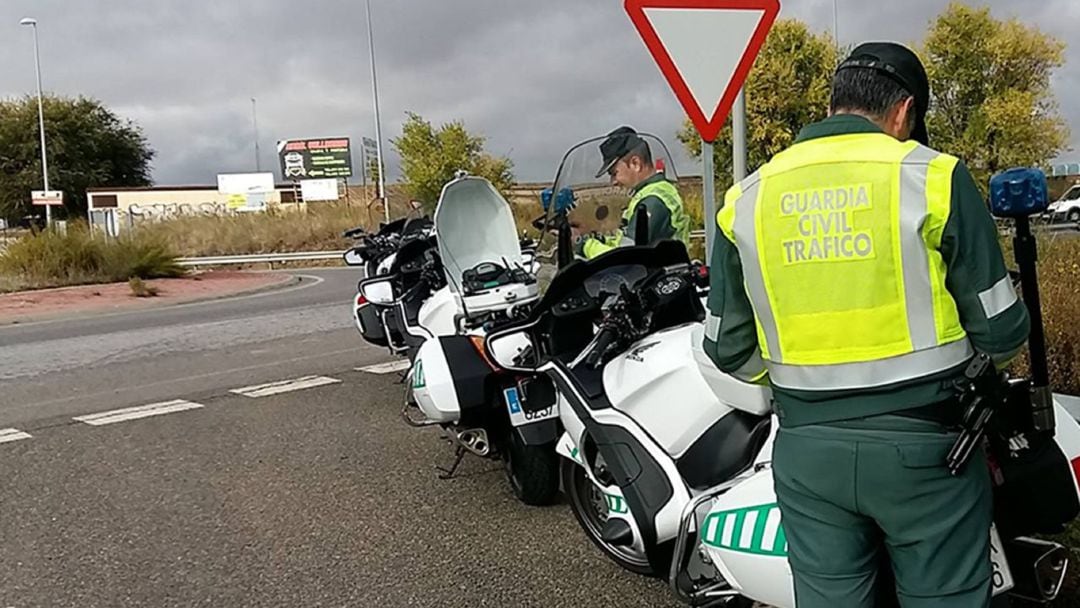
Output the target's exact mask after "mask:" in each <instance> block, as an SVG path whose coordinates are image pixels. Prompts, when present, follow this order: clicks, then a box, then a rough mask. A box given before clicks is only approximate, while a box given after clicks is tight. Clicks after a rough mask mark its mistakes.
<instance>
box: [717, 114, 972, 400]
mask: <svg viewBox="0 0 1080 608" xmlns="http://www.w3.org/2000/svg"><path fill="white" fill-rule="evenodd" d="M956 163H957V160H956V159H955V158H954V157H951V156H948V155H944V154H940V153H938V152H935V151H933V150H931V149H929V148H926V147H924V146H920V145H918V144H916V143H915V142H908V143H901V142H898V141H896V140H895V139H892V138H891V137H888V136H887V135H883V134H855V135H842V136H835V137H826V138H821V139H815V140H811V141H807V142H803V143H801V144H796V145H795V146H793V147H791V148H790V149H788V150H786V151H785V152H783V153H781V154H779V155H777V157H776V158H774V159H773V161H771V162H770V163H768V164H767V165H765V166H764V167H762V168H761V170H760V171H759V172H758V173H755V174H754V175H752V176H750V177H749V178H747V179H746V180H744V181H743V182H742V183H741V184H737V185H736V186H734V187H733V188H732V189H731V190H729V191H728V194H727V196H726V197H725V206H724V208H723V209H722V210H721V211H720V213H719V214H718V215H717V221H718V224H719V227H720V229H721V231H722V233H723V235H724V236H725V237H726V238H728V239H729V240H731V241H732V242H733V243H735V245H736V247H737V248H738V250H739V254H740V257H741V260H742V266H743V276H744V281H745V286H746V291H747V295H748V296H749V299H750V302H751V304H752V306H753V309H754V317H755V320H756V323H757V330H758V342H759V344H760V345H761V350H762V357H763V358H764V359H765V361H766V365H767V367H768V369H769V373H770V378H771V381H772V382H773V383H775V384H776V385H777V386H780V387H785V388H792V389H802V390H846V389H856V388H866V387H875V386H885V385H889V384H895V383H897V382H903V381H906V380H911V379H916V378H919V377H923V376H928V375H931V374H934V373H937V372H941V371H945V370H948V369H952V368H954V367H956V366H959V365H962V364H963V363H964V362H965V361H967V360H968V359H969V358H970V357H971V355H972V354H973V351H972V348H971V345H970V343H969V341H968V340H967V336H966V333H965V332H964V330H963V327H962V326H961V325H960V319H959V314H958V312H957V309H956V302H955V301H954V300H953V299H952V296H951V295H950V294H949V293H948V290H947V289H946V288H945V264H944V261H943V259H942V257H941V254H940V251H939V249H940V245H941V233H942V230H943V229H944V226H945V222H946V221H947V220H948V216H949V210H950V204H951V197H952V192H951V189H952V173H953V168H954V167H955V166H956Z"/></svg>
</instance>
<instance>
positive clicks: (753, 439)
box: [676, 410, 771, 490]
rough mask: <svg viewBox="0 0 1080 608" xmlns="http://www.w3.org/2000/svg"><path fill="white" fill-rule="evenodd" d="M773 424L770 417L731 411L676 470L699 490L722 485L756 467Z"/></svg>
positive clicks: (696, 442) (688, 451)
mask: <svg viewBox="0 0 1080 608" xmlns="http://www.w3.org/2000/svg"><path fill="white" fill-rule="evenodd" d="M770 424H771V422H770V419H769V417H768V416H756V415H754V414H751V413H749V412H743V411H741V410H732V411H731V412H730V413H729V414H727V415H725V416H724V417H723V418H721V419H720V420H717V421H716V422H715V423H714V424H713V425H712V426H711V427H709V429H708V430H707V431H705V432H704V433H703V434H702V435H701V437H698V439H697V441H695V442H694V443H693V444H692V445H691V446H690V448H689V449H687V450H686V452H685V453H684V454H683V455H682V457H681V458H679V459H678V460H677V461H676V467H677V468H678V469H679V473H680V474H681V475H682V477H683V479H685V480H686V483H687V484H688V485H689V486H690V487H692V488H694V489H696V490H706V489H708V488H711V487H713V486H715V485H718V484H721V483H723V482H725V481H727V480H729V479H731V478H732V477H734V476H735V475H738V474H739V473H741V472H742V471H744V470H746V468H747V467H749V466H750V465H751V464H753V462H754V459H755V458H756V457H757V455H758V452H759V451H760V450H761V446H762V445H764V443H765V440H766V439H767V438H768V437H769V428H770Z"/></svg>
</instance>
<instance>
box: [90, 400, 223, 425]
mask: <svg viewBox="0 0 1080 608" xmlns="http://www.w3.org/2000/svg"><path fill="white" fill-rule="evenodd" d="M200 407H203V406H202V404H200V403H194V402H192V401H184V400H183V399H174V400H173V401H163V402H161V403H151V404H149V405H140V406H137V407H125V408H124V409H120V410H112V411H111V412H101V413H98V414H87V415H86V416H76V417H75V420H77V421H79V422H85V423H86V424H89V425H93V426H101V425H103V424H114V423H117V422H125V421H127V420H138V419H139V418H149V417H150V416H161V415H163V414H171V413H173V412H182V411H184V410H194V409H197V408H200Z"/></svg>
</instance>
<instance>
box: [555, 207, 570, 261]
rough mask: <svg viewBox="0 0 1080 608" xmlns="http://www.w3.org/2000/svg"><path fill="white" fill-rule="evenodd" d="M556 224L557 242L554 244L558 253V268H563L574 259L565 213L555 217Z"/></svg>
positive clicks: (568, 222)
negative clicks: (557, 231)
mask: <svg viewBox="0 0 1080 608" xmlns="http://www.w3.org/2000/svg"><path fill="white" fill-rule="evenodd" d="M555 221H556V222H557V225H558V230H559V233H558V242H557V244H556V252H557V253H558V262H559V268H564V267H566V266H568V265H569V264H570V262H573V261H574V238H573V234H572V233H571V230H570V221H569V220H568V219H566V213H565V212H563V213H560V214H559V216H558V217H556V218H555Z"/></svg>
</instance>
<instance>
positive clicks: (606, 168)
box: [595, 158, 619, 178]
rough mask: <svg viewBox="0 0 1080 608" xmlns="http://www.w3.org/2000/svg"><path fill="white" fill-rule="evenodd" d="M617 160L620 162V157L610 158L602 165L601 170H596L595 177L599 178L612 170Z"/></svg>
mask: <svg viewBox="0 0 1080 608" xmlns="http://www.w3.org/2000/svg"><path fill="white" fill-rule="evenodd" d="M617 162H619V159H618V158H613V159H611V160H609V161H608V162H606V163H604V166H603V167H601V168H600V170H599V171H597V172H596V175H595V177H597V178H599V177H600V176H601V175H603V174H605V173H607V172H608V171H611V168H612V167H614V166H615V163H617Z"/></svg>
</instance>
